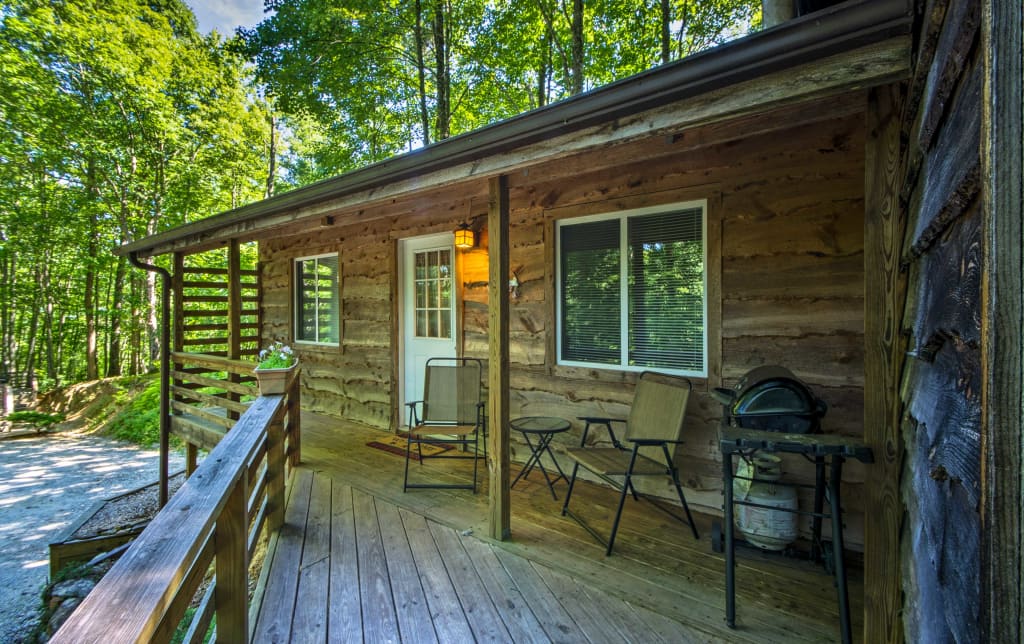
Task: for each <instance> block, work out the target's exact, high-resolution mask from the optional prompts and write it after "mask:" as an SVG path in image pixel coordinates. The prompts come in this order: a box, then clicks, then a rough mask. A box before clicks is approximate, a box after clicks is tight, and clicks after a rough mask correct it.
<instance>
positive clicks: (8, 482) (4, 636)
mask: <svg viewBox="0 0 1024 644" xmlns="http://www.w3.org/2000/svg"><path fill="white" fill-rule="evenodd" d="M182 463H183V460H182V458H181V457H180V456H178V455H175V454H173V453H172V455H171V471H175V470H176V469H179V468H180V467H182ZM158 472H159V453H158V452H157V451H156V450H144V449H141V448H139V447H138V446H136V445H132V444H129V443H122V442H119V441H115V440H112V439H109V438H104V437H100V436H88V435H78V434H48V435H43V436H34V437H29V438H18V439H11V440H0V642H11V643H17V642H21V641H22V639H23V638H24V637H26V636H27V635H28V634H29V633H31V631H32V629H33V628H34V627H35V625H36V618H37V610H36V609H37V608H38V606H39V601H40V599H39V596H40V592H41V591H42V588H43V586H44V585H45V584H46V579H47V575H48V574H49V565H50V562H49V550H48V545H49V543H50V541H52V540H54V538H55V537H56V536H57V535H58V534H60V532H61V531H62V530H63V529H64V528H65V527H66V526H67V525H68V524H70V523H71V522H73V521H74V520H75V519H77V518H78V517H79V516H80V514H81V513H83V512H85V511H86V510H87V509H88V508H90V507H91V506H92V505H93V504H94V503H95V502H96V501H99V500H102V499H104V498H107V497H109V496H113V495H115V494H119V493H121V492H125V491H127V490H131V489H133V488H137V487H139V486H141V485H145V484H146V483H151V482H153V481H155V480H156V479H157V476H158Z"/></svg>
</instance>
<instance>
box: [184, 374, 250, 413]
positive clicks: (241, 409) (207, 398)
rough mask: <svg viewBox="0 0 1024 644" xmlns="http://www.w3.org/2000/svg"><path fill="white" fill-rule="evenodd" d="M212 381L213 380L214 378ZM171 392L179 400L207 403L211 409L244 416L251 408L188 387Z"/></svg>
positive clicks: (244, 404) (245, 404)
mask: <svg viewBox="0 0 1024 644" xmlns="http://www.w3.org/2000/svg"><path fill="white" fill-rule="evenodd" d="M210 380H212V378H211V379H210ZM218 386H219V385H218ZM171 392H172V393H173V394H174V395H175V396H177V397H178V399H179V400H181V399H185V400H191V401H193V402H198V403H205V404H207V405H209V406H210V407H221V408H223V409H227V410H229V411H234V412H237V413H239V414H244V413H245V410H246V409H248V408H249V405H248V404H247V403H241V402H236V401H234V400H229V399H228V398H225V397H221V396H215V395H213V394H206V393H202V392H200V391H196V390H194V389H189V388H186V387H171ZM247 393H249V394H252V393H253V391H252V390H251V389H249V390H248V392H247Z"/></svg>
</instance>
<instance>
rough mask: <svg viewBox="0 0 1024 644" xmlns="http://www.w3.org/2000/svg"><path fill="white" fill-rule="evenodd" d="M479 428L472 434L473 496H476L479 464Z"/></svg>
mask: <svg viewBox="0 0 1024 644" xmlns="http://www.w3.org/2000/svg"><path fill="white" fill-rule="evenodd" d="M479 450H480V428H477V431H475V432H473V494H476V472H477V467H478V466H479V463H480V451H479Z"/></svg>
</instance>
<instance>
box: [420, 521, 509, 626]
mask: <svg viewBox="0 0 1024 644" xmlns="http://www.w3.org/2000/svg"><path fill="white" fill-rule="evenodd" d="M427 526H428V528H429V529H430V532H431V534H432V535H433V536H434V542H435V543H436V544H437V550H438V552H440V553H441V558H442V559H443V560H444V565H445V568H447V570H448V575H449V577H450V578H451V580H452V585H453V586H454V587H455V592H456V594H458V596H459V602H460V603H461V604H462V608H463V610H464V611H465V613H466V615H467V617H469V627H470V628H471V629H472V631H473V636H474V637H475V638H476V641H478V642H512V641H513V639H512V636H511V635H509V632H508V629H507V628H506V627H505V623H504V622H503V621H502V619H501V615H500V613H499V612H498V610H497V608H496V607H495V606H494V604H493V603H492V602H491V600H490V598H489V597H488V594H487V588H486V587H485V586H484V585H483V583H482V582H481V581H480V576H479V575H477V573H476V569H475V568H474V566H473V562H472V560H471V559H470V557H469V555H468V554H467V553H466V550H465V548H464V547H463V542H462V541H461V540H460V539H459V537H458V535H456V534H455V531H454V530H452V529H451V528H448V527H445V526H442V525H440V524H437V523H433V522H430V521H428V522H427Z"/></svg>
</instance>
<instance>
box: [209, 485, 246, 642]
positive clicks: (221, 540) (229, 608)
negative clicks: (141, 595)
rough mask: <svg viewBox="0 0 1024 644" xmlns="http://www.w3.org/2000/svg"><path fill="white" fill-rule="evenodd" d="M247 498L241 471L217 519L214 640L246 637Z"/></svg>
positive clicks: (223, 640) (239, 640)
mask: <svg viewBox="0 0 1024 644" xmlns="http://www.w3.org/2000/svg"><path fill="white" fill-rule="evenodd" d="M248 499H249V486H248V485H247V481H246V475H245V471H244V470H243V471H242V473H241V477H240V478H239V480H238V482H236V483H235V486H234V489H233V490H232V491H231V495H230V496H228V498H227V502H226V504H225V506H224V510H223V512H222V513H221V515H220V518H219V519H217V528H216V532H215V533H214V541H215V545H216V575H217V580H216V584H217V586H216V588H214V601H215V605H216V611H217V642H218V643H221V642H223V643H230V642H244V641H247V640H248V638H249V605H248V604H249V601H248V593H246V588H247V584H248V573H249V547H248V534H247V532H248V524H249V522H248V520H247V519H248V512H247V509H246V504H247V502H248Z"/></svg>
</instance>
